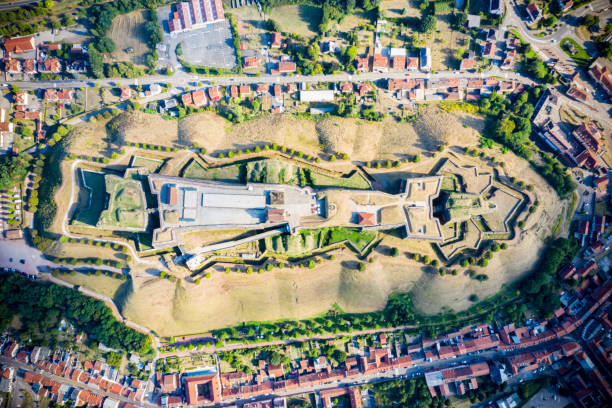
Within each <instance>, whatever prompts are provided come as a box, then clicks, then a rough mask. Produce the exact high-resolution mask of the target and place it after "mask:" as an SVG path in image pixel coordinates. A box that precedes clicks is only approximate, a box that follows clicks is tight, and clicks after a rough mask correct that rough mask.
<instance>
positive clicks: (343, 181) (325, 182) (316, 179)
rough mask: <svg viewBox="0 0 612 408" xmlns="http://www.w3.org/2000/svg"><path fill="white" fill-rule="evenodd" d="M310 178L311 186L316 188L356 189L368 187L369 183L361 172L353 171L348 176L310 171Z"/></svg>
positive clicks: (366, 188)
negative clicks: (334, 175)
mask: <svg viewBox="0 0 612 408" xmlns="http://www.w3.org/2000/svg"><path fill="white" fill-rule="evenodd" d="M310 178H311V179H312V184H313V186H315V187H317V188H326V187H340V188H354V189H358V190H368V189H370V184H369V183H368V181H367V180H366V179H365V178H364V177H363V176H362V175H361V173H357V172H355V173H353V174H351V176H350V177H341V178H338V177H331V176H328V175H325V174H322V173H319V172H316V171H311V172H310Z"/></svg>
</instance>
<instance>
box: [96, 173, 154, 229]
mask: <svg viewBox="0 0 612 408" xmlns="http://www.w3.org/2000/svg"><path fill="white" fill-rule="evenodd" d="M105 181H106V194H109V198H108V208H107V209H106V210H104V211H103V212H102V213H101V214H100V218H99V220H98V223H97V224H96V225H97V226H98V227H101V228H117V229H119V228H137V229H144V227H145V226H146V218H145V214H144V209H145V206H146V203H145V201H144V193H143V190H142V185H141V182H140V181H138V180H132V179H122V178H119V177H113V178H109V177H106V178H105Z"/></svg>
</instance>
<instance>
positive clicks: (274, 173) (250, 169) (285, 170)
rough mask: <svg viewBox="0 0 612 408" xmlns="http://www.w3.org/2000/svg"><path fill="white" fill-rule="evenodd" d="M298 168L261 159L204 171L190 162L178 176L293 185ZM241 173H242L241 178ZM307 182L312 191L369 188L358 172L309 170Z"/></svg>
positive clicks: (204, 169)
mask: <svg viewBox="0 0 612 408" xmlns="http://www.w3.org/2000/svg"><path fill="white" fill-rule="evenodd" d="M299 169H300V167H298V166H296V165H294V164H291V163H289V162H286V161H282V160H275V159H262V160H255V161H251V162H248V163H246V164H240V163H237V164H228V165H226V166H220V167H209V168H205V167H203V166H202V165H201V164H199V163H198V162H196V161H195V160H192V161H190V162H189V163H188V164H187V166H186V167H185V168H184V169H183V173H182V176H183V177H187V178H194V179H200V180H216V181H224V182H233V183H240V182H242V180H245V179H246V180H248V181H249V182H252V183H269V184H290V185H297V184H298V183H299V179H300V178H299ZM242 172H244V177H243V176H242ZM310 181H311V182H312V186H313V187H315V188H330V187H333V188H351V189H357V190H369V189H370V184H369V183H368V181H367V180H366V179H365V178H364V177H363V176H362V175H361V174H360V173H358V172H353V173H352V174H351V175H350V176H349V177H332V176H328V175H325V174H323V173H320V172H318V171H316V170H310Z"/></svg>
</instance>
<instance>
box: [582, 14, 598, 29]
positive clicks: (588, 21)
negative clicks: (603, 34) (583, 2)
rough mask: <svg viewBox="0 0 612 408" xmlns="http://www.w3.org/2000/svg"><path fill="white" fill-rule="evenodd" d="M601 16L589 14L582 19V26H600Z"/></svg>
mask: <svg viewBox="0 0 612 408" xmlns="http://www.w3.org/2000/svg"><path fill="white" fill-rule="evenodd" d="M599 21H600V19H599V16H598V15H595V14H587V15H586V16H584V17H583V18H582V21H581V22H580V24H581V25H583V26H586V27H594V26H598V25H599Z"/></svg>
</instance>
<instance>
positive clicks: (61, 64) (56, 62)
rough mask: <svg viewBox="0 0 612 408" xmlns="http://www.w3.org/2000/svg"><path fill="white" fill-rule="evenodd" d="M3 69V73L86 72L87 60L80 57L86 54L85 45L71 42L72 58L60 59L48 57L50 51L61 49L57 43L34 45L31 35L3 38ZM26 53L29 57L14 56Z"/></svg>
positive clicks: (60, 45)
mask: <svg viewBox="0 0 612 408" xmlns="http://www.w3.org/2000/svg"><path fill="white" fill-rule="evenodd" d="M3 46H4V59H3V70H4V72H5V74H9V75H15V74H25V75H36V74H37V73H42V74H60V73H62V72H63V71H64V70H65V71H66V72H68V73H74V74H82V73H85V72H87V61H86V60H85V59H84V58H81V57H82V56H84V55H85V54H87V45H85V44H72V46H71V48H70V50H69V53H70V55H71V56H74V57H75V58H74V59H71V60H69V61H62V60H60V59H58V58H50V57H49V55H50V53H51V52H54V51H58V50H60V49H61V47H62V44H59V43H42V44H40V45H39V46H38V47H36V43H35V40H34V37H33V36H28V37H18V38H11V39H7V40H4V43H3ZM24 53H27V54H28V55H29V56H30V58H15V57H14V56H16V55H21V54H24Z"/></svg>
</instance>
